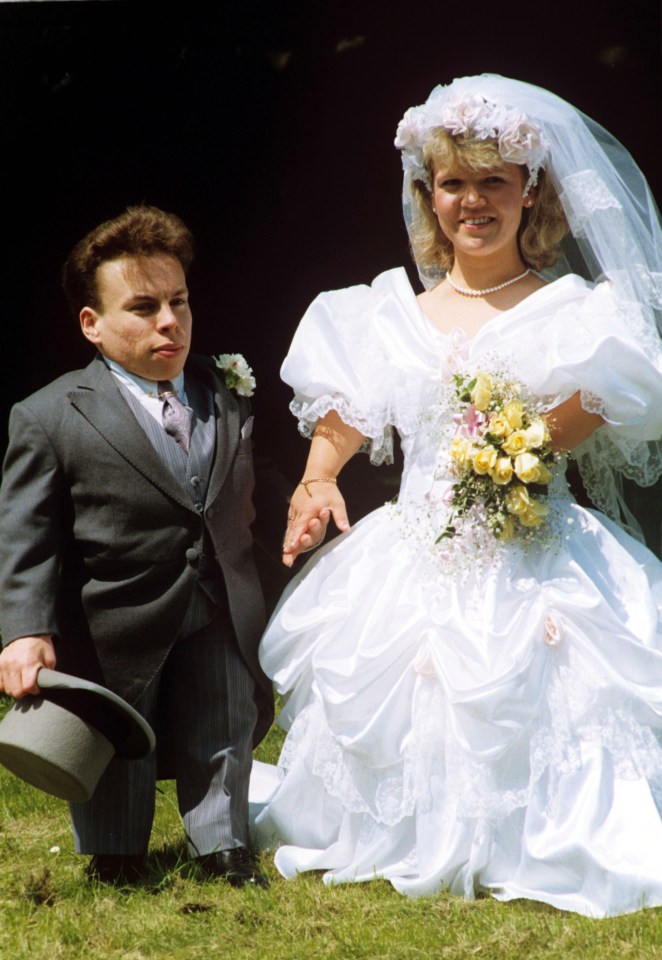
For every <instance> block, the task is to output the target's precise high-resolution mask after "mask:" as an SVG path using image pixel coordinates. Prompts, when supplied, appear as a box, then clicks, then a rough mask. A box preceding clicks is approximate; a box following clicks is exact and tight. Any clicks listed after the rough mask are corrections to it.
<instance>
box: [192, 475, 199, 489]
mask: <svg viewBox="0 0 662 960" xmlns="http://www.w3.org/2000/svg"><path fill="white" fill-rule="evenodd" d="M191 484H192V485H193V486H194V487H199V486H200V477H191Z"/></svg>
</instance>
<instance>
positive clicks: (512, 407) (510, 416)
mask: <svg viewBox="0 0 662 960" xmlns="http://www.w3.org/2000/svg"><path fill="white" fill-rule="evenodd" d="M503 415H504V417H505V418H506V420H507V421H508V423H509V424H510V426H511V427H512V428H513V430H519V429H520V427H521V426H522V404H521V403H520V402H519V400H511V401H510V403H507V404H506V405H505V407H504V408H503Z"/></svg>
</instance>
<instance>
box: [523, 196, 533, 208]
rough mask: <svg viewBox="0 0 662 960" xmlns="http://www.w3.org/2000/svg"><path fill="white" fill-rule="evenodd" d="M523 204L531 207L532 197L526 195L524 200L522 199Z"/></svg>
mask: <svg viewBox="0 0 662 960" xmlns="http://www.w3.org/2000/svg"><path fill="white" fill-rule="evenodd" d="M524 206H525V207H532V206H533V197H527V198H526V200H525V201H524Z"/></svg>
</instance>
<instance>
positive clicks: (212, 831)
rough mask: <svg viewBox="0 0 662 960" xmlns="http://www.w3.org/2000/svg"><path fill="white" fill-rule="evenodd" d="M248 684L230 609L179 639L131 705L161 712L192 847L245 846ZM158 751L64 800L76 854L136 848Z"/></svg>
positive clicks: (149, 812)
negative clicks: (81, 798)
mask: <svg viewBox="0 0 662 960" xmlns="http://www.w3.org/2000/svg"><path fill="white" fill-rule="evenodd" d="M254 683H255V681H254V680H253V677H252V675H251V674H250V672H249V670H248V668H247V667H246V665H245V663H244V661H243V659H242V657H241V654H240V653H239V650H238V647H237V642H236V639H235V636H234V630H233V628H232V625H231V622H230V619H229V615H228V613H227V612H226V611H225V610H221V611H220V612H219V613H218V615H217V616H216V617H215V619H214V620H213V621H212V622H211V623H209V624H207V625H206V626H204V627H202V629H200V630H198V631H196V632H195V633H193V634H191V635H190V636H185V639H181V640H178V641H177V643H176V644H175V646H174V647H173V649H172V650H171V651H170V653H169V655H168V657H167V659H166V661H165V663H164V666H163V668H162V670H161V671H160V673H159V674H158V676H157V677H155V678H154V680H152V682H151V683H150V685H149V687H148V688H147V689H146V690H145V692H144V693H143V695H142V696H141V698H140V699H139V700H138V701H137V703H135V704H134V706H135V708H136V709H137V710H138V711H139V712H140V713H141V714H142V715H143V716H144V717H145V718H146V719H147V720H148V721H150V722H151V723H155V721H156V716H157V712H158V716H159V718H162V717H165V718H166V722H167V729H166V731H165V734H166V737H167V741H168V746H169V753H170V754H171V755H172V760H173V764H174V774H175V778H176V780H177V799H178V803H179V810H180V813H181V816H182V820H183V822H184V829H185V831H186V836H187V840H188V845H189V850H190V853H191V855H192V856H196V857H197V856H203V855H205V854H208V853H212V852H214V851H215V850H223V849H227V848H230V847H237V846H246V845H248V781H249V778H250V770H251V763H252V737H253V729H254V727H255V722H256V719H257V709H256V707H255V703H254V700H253V690H254ZM156 772H157V771H156V755H155V754H152V755H151V756H150V757H147V758H145V759H144V760H119V759H114V760H112V761H111V763H110V764H109V766H108V768H107V769H106V771H105V773H104V774H103V776H102V777H101V780H100V781H99V784H98V786H97V789H96V790H95V792H94V795H93V796H92V799H91V800H89V801H88V802H87V803H72V804H70V809H71V818H72V824H73V832H74V842H75V847H76V851H77V852H78V853H88V854H94V853H101V854H140V853H144V852H146V850H147V846H148V842H149V835H150V832H151V827H152V820H153V817H154V802H155V793H156Z"/></svg>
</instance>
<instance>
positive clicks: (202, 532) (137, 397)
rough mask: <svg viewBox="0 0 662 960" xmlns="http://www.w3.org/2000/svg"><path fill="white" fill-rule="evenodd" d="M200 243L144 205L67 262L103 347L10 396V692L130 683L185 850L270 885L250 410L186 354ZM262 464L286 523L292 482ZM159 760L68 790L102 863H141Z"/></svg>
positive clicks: (3, 551) (2, 548) (133, 866)
mask: <svg viewBox="0 0 662 960" xmlns="http://www.w3.org/2000/svg"><path fill="white" fill-rule="evenodd" d="M192 255H193V249H192V237H191V234H190V233H189V231H188V229H187V228H186V227H185V225H184V224H183V223H182V222H181V220H179V219H178V218H177V217H175V216H173V215H172V214H168V213H164V212H163V211H160V210H157V209H155V208H153V207H135V208H129V209H128V210H127V211H126V212H125V213H124V214H122V215H121V216H119V217H118V218H116V219H115V220H111V221H108V222H106V223H103V224H101V225H100V226H99V227H97V228H96V229H95V230H93V231H92V232H91V233H90V234H88V236H86V237H85V238H84V239H83V240H82V241H80V243H79V244H77V246H76V247H75V248H74V250H73V251H72V253H71V255H70V256H69V259H68V260H67V263H66V264H65V270H64V287H65V293H66V294H67V297H68V299H69V301H70V303H71V306H72V308H73V311H74V314H75V315H76V316H78V317H79V319H80V324H81V328H82V331H83V334H84V336H85V337H86V338H87V339H88V340H89V341H90V342H91V343H92V344H94V346H95V347H96V348H97V350H98V354H97V356H96V357H95V359H94V360H93V361H92V363H91V364H90V365H89V366H88V367H87V368H85V369H84V370H80V371H75V372H73V373H69V374H66V375H65V376H63V377H61V378H60V379H59V380H56V381H55V382H54V383H51V384H50V385H49V386H47V387H45V388H43V389H42V390H40V391H38V392H37V393H35V394H33V395H32V396H31V397H29V398H28V399H27V400H25V401H23V402H22V403H20V404H17V405H16V407H15V408H14V409H13V411H12V415H11V418H10V443H9V449H8V452H7V457H6V461H5V473H4V480H3V486H2V491H1V493H0V628H1V630H2V638H3V643H4V644H5V648H4V650H3V652H2V654H1V655H0V691H3V690H4V691H5V692H6V693H8V694H10V695H11V696H13V697H17V698H20V697H23V696H24V695H26V694H29V693H38V686H37V673H38V670H39V669H40V668H41V666H47V667H53V666H55V665H56V664H57V666H58V668H59V669H60V670H63V671H65V672H68V673H73V674H75V675H77V676H82V677H85V678H87V679H91V680H95V681H98V682H101V683H104V684H105V685H106V686H108V687H109V688H110V689H111V690H113V691H115V692H116V693H118V694H119V695H120V696H122V697H124V698H125V699H126V700H128V701H129V702H130V703H132V704H133V705H134V706H135V707H136V708H137V709H138V710H139V711H140V712H141V713H143V715H144V716H146V718H147V719H148V720H150V722H152V724H153V725H154V726H155V729H156V731H157V740H158V742H159V762H161V759H162V757H163V755H164V754H165V753H167V761H168V763H169V765H170V767H169V769H170V770H171V772H172V773H174V775H175V777H176V779H177V792H178V801H179V806H180V811H181V814H182V817H183V821H184V826H185V829H186V832H187V837H188V842H189V848H190V850H191V853H192V855H193V856H194V857H195V858H197V860H198V861H199V863H200V865H201V867H202V868H203V869H204V870H205V871H206V872H207V873H208V874H210V875H213V876H222V877H226V878H227V879H228V880H229V881H230V882H231V883H233V884H234V885H242V884H244V883H250V884H253V885H263V884H265V883H266V879H265V878H264V876H263V875H262V874H261V873H260V871H259V869H258V867H257V865H256V862H255V860H254V858H253V856H252V854H251V853H250V851H249V850H248V834H247V809H248V780H249V774H250V767H251V748H252V745H253V743H254V742H257V741H259V740H260V739H261V738H262V737H263V736H264V734H265V732H266V730H267V729H268V727H269V724H270V722H271V719H272V694H271V687H270V684H269V682H268V680H267V678H266V677H265V676H264V674H263V673H262V671H261V669H260V666H259V663H258V660H257V645H258V641H259V638H260V635H261V632H262V629H263V625H264V605H263V599H262V594H261V590H260V586H259V582H258V577H257V573H256V569H255V564H254V560H253V554H252V545H253V544H252V536H251V529H250V528H251V524H252V523H253V520H254V517H255V513H254V508H253V503H252V498H251V494H252V491H253V486H254V470H253V461H252V454H251V440H250V433H251V427H252V417H251V416H250V415H249V406H248V401H247V400H246V399H245V398H244V397H242V396H239V395H238V394H237V393H236V392H234V391H233V390H231V389H229V388H228V386H226V383H225V382H224V378H223V375H222V373H221V372H220V371H219V370H218V369H217V368H216V367H215V365H214V363H213V362H212V361H211V360H207V359H205V358H202V357H194V356H191V357H189V347H190V340H191V310H190V307H189V302H188V290H187V286H186V272H187V269H188V267H189V265H190V263H191V259H192ZM228 383H229V384H230V386H231V385H232V384H231V382H230V381H228ZM256 472H257V473H258V474H261V475H263V478H264V479H265V481H266V480H271V484H268V483H266V482H265V483H263V484H261V483H260V477H259V476H258V484H257V493H258V495H259V496H261V497H262V501H263V503H264V511H263V512H264V514H267V515H269V514H270V515H271V517H272V520H275V523H276V524H278V525H281V518H284V515H285V511H286V509H287V507H286V500H287V491H286V490H284V489H283V486H284V484H283V483H282V482H280V485H279V481H278V478H277V475H276V474H275V471H271V470H269V469H268V468H264V469H263V470H257V471H256ZM274 478H275V479H274ZM265 489H266V490H267V492H266V494H265V493H264V490H265ZM260 491H261V492H260ZM256 530H257V532H258V533H259V525H258V527H257V528H256ZM319 532H321V525H318V528H317V530H315V531H314V535H313V536H309V537H308V540H307V541H306V543H304V546H309V545H310V544H311V543H312V541H313V539H317V534H318V533H319ZM276 550H277V548H276ZM276 550H275V551H274V552H276ZM156 775H157V770H156V758H155V757H153V756H152V757H150V758H147V759H146V760H144V761H137V762H136V761H121V760H113V761H112V762H111V764H110V766H109V767H108V769H107V771H106V773H105V774H104V776H103V777H102V779H101V781H100V783H99V786H98V787H97V790H96V791H95V794H94V796H93V797H92V799H91V800H90V801H89V803H85V804H72V805H71V814H72V821H73V829H74V838H75V843H76V849H77V851H78V852H81V853H87V854H92V860H91V862H90V865H89V867H88V872H89V874H90V875H91V876H93V877H96V878H99V879H101V880H105V881H109V882H117V881H131V880H132V879H136V878H137V877H139V876H140V869H141V863H142V858H143V856H144V854H145V852H146V850H147V844H148V839H149V833H150V829H151V823H152V818H153V811H154V793H155V780H156Z"/></svg>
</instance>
